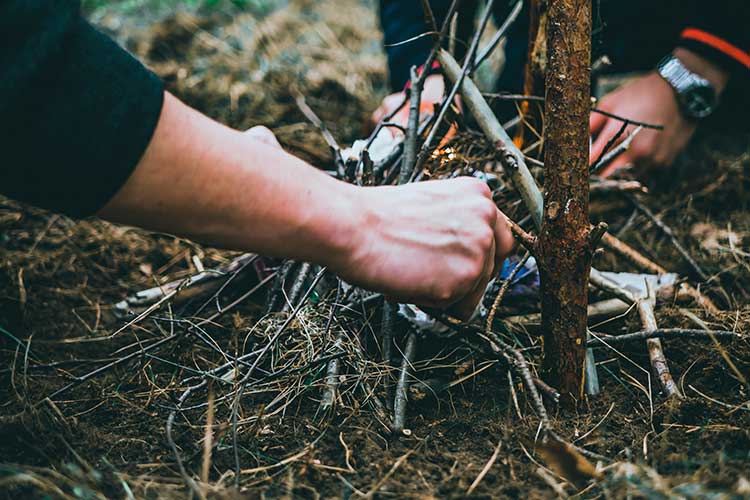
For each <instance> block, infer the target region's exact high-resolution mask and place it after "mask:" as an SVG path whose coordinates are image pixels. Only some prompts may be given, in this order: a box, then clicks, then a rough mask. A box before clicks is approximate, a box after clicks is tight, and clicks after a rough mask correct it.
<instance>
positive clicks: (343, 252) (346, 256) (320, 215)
mask: <svg viewBox="0 0 750 500" xmlns="http://www.w3.org/2000/svg"><path fill="white" fill-rule="evenodd" d="M329 180H330V185H328V186H325V188H324V189H321V190H320V191H319V192H320V193H323V194H322V195H321V196H320V198H319V199H320V202H321V203H320V204H319V206H318V208H317V209H313V210H311V213H310V215H311V217H310V219H309V220H308V223H307V224H305V226H306V228H307V229H308V230H309V234H308V235H307V236H306V237H305V238H303V239H304V240H306V241H305V242H303V246H304V247H305V248H303V249H302V250H303V251H304V252H309V255H307V256H305V257H304V258H305V259H306V260H310V261H313V262H317V263H319V264H322V265H325V266H328V267H329V268H331V269H332V270H335V271H337V272H340V271H342V270H343V269H345V268H346V267H348V265H349V262H350V261H351V260H352V257H353V255H355V254H356V253H357V248H358V247H359V246H360V241H361V240H362V234H363V230H364V228H365V227H366V223H365V220H366V218H367V217H366V215H365V212H366V209H365V203H364V199H363V198H364V196H363V195H364V194H365V193H364V190H365V189H366V188H361V187H357V186H353V185H351V184H347V183H345V182H341V181H337V180H334V179H330V178H329Z"/></svg>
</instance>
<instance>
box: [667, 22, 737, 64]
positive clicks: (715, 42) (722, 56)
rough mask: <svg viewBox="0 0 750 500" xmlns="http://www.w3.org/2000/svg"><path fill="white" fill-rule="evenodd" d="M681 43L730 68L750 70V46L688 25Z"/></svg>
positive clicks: (682, 34)
mask: <svg viewBox="0 0 750 500" xmlns="http://www.w3.org/2000/svg"><path fill="white" fill-rule="evenodd" d="M680 45H681V46H684V47H685V48H687V49H690V50H695V51H697V52H699V53H700V54H701V55H704V56H707V57H709V58H711V59H713V60H716V61H717V62H719V63H721V64H722V65H723V66H726V67H727V68H730V69H737V68H738V67H741V68H743V69H744V70H746V71H747V70H750V47H745V48H744V49H743V48H741V47H738V46H737V45H735V44H733V43H731V42H729V41H727V40H725V39H723V38H721V37H718V36H716V35H714V34H712V33H709V32H708V31H704V30H702V29H700V28H693V27H688V28H685V29H684V30H683V31H682V33H681V34H680Z"/></svg>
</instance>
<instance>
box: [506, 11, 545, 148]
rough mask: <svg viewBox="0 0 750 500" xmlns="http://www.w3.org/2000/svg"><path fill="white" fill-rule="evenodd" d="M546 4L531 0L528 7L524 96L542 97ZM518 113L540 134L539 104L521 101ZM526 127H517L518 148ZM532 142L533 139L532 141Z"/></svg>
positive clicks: (540, 116)
mask: <svg viewBox="0 0 750 500" xmlns="http://www.w3.org/2000/svg"><path fill="white" fill-rule="evenodd" d="M546 24H547V2H546V0H531V3H530V7H529V41H528V49H527V51H526V54H528V57H527V59H526V67H525V70H524V82H523V93H524V94H526V95H544V67H545V66H546V64H547V39H546V30H545V28H546ZM519 107H520V111H521V114H522V115H523V117H524V122H526V123H527V124H529V125H530V126H532V127H534V128H535V129H536V130H537V131H538V132H539V133H541V132H542V114H541V109H540V106H539V104H537V103H535V102H529V101H522V102H521V103H520V106H519ZM526 135H527V133H526V127H518V129H517V131H516V135H515V137H514V139H513V141H514V142H515V143H516V146H518V147H519V148H523V147H524V145H525V144H524V143H525V138H526ZM531 142H533V138H532V141H531Z"/></svg>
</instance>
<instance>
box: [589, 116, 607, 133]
mask: <svg viewBox="0 0 750 500" xmlns="http://www.w3.org/2000/svg"><path fill="white" fill-rule="evenodd" d="M605 123H607V117H606V116H604V115H603V114H601V113H597V112H595V111H592V112H591V115H589V133H590V134H591V135H592V136H594V135H596V134H598V133H599V131H601V129H602V127H604V124H605Z"/></svg>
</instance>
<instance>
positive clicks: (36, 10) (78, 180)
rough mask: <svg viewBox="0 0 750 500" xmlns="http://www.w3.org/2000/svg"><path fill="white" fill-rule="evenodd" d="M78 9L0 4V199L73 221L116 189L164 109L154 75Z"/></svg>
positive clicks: (68, 4) (4, 0)
mask: <svg viewBox="0 0 750 500" xmlns="http://www.w3.org/2000/svg"><path fill="white" fill-rule="evenodd" d="M79 9H80V5H79V2H78V1H72V0H0V40H2V41H1V42H0V154H1V155H2V156H1V157H0V158H2V159H1V160H0V193H2V194H3V195H5V196H8V197H10V198H14V199H17V200H19V201H23V202H26V203H30V204H33V205H37V206H40V207H43V208H48V209H52V210H55V211H59V212H63V213H66V214H69V215H72V216H75V217H83V216H87V215H91V214H93V213H95V212H96V211H97V210H98V209H99V208H101V207H102V206H103V205H104V204H105V203H106V202H107V201H108V200H109V199H110V198H111V197H112V196H113V195H114V194H115V193H116V192H117V190H118V189H119V188H120V187H121V186H122V185H123V184H124V183H125V181H126V180H127V178H128V177H129V175H130V174H131V172H132V171H133V169H134V167H135V166H136V164H137V163H138V161H139V160H140V158H141V156H142V155H143V153H144V151H145V149H146V147H147V146H148V144H149V142H150V140H151V136H152V135H153V133H154V129H155V128H156V123H157V122H158V119H159V115H160V113H161V107H162V103H163V87H162V83H161V81H160V80H159V79H158V78H157V77H156V75H154V74H153V73H151V72H150V71H148V70H147V69H146V68H144V67H143V66H142V65H141V64H140V63H139V62H138V61H137V60H136V59H134V58H133V57H132V56H130V55H129V54H128V53H127V52H126V51H125V50H123V49H122V48H120V47H119V46H118V45H117V44H116V43H114V42H113V41H112V40H110V39H109V38H108V37H106V36H105V35H103V34H101V33H99V32H98V31H96V30H95V29H94V28H92V27H91V26H90V25H89V24H88V23H87V22H86V21H85V20H83V19H82V18H81V17H80V14H79Z"/></svg>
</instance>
